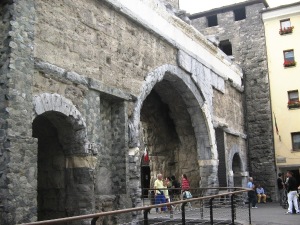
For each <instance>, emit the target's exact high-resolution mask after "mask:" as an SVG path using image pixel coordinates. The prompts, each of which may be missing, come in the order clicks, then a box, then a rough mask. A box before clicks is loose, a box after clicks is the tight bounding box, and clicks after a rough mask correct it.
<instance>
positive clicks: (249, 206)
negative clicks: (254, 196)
mask: <svg viewBox="0 0 300 225" xmlns="http://www.w3.org/2000/svg"><path fill="white" fill-rule="evenodd" d="M248 208H249V224H252V223H251V202H250V201H249V203H248Z"/></svg>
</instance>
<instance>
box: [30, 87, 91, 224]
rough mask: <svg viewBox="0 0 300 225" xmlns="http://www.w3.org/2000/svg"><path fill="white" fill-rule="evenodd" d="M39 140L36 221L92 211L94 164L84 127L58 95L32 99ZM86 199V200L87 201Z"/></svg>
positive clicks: (34, 129)
mask: <svg viewBox="0 0 300 225" xmlns="http://www.w3.org/2000/svg"><path fill="white" fill-rule="evenodd" d="M33 105H34V116H33V122H32V130H33V137H35V138H37V139H38V163H37V165H38V174H37V183H38V191H37V196H38V199H37V203H38V205H37V208H38V220H45V219H55V218H59V217H65V216H72V215H79V214H80V213H81V211H82V210H88V211H89V212H92V210H93V208H94V202H93V201H91V200H92V199H93V195H94V193H93V192H92V191H87V190H94V183H93V176H94V174H93V173H94V172H93V171H94V170H93V169H94V165H93V162H95V160H93V157H92V156H91V155H90V154H89V152H88V148H89V147H88V141H87V133H86V125H85V122H84V120H83V118H82V116H81V114H80V112H79V111H78V110H77V109H76V107H75V106H74V105H73V104H72V102H71V101H70V100H68V99H66V98H64V97H63V96H60V95H58V94H49V93H43V94H40V95H38V96H35V97H34V99H33ZM86 198H89V199H90V200H89V201H86Z"/></svg>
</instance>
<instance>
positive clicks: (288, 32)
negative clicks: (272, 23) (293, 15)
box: [279, 26, 294, 35]
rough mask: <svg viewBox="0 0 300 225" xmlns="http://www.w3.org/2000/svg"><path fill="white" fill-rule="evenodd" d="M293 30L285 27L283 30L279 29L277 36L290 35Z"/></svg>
mask: <svg viewBox="0 0 300 225" xmlns="http://www.w3.org/2000/svg"><path fill="white" fill-rule="evenodd" d="M293 29H294V27H293V26H292V27H285V28H280V29H279V34H280V35H284V34H290V33H293Z"/></svg>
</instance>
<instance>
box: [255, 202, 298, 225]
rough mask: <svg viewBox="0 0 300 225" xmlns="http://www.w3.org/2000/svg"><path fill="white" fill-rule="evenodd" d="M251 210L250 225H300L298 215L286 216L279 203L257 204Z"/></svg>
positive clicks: (285, 210)
mask: <svg viewBox="0 0 300 225" xmlns="http://www.w3.org/2000/svg"><path fill="white" fill-rule="evenodd" d="M257 207H258V208H257V209H251V214H252V216H251V218H252V225H300V215H297V214H292V215H286V214H285V213H286V212H287V209H283V208H282V207H281V206H280V205H279V203H267V204H257Z"/></svg>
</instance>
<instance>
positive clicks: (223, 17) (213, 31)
mask: <svg viewBox="0 0 300 225" xmlns="http://www.w3.org/2000/svg"><path fill="white" fill-rule="evenodd" d="M263 8H264V5H263V4H262V3H259V4H253V5H250V6H247V7H246V19H244V20H240V21H234V13H233V11H225V12H222V13H219V14H218V15H217V16H218V23H219V25H218V26H214V27H207V21H206V17H205V16H204V17H200V18H197V19H193V20H192V24H193V26H195V27H196V28H197V29H198V30H200V31H201V32H202V33H203V34H205V35H207V36H210V35H215V36H216V37H217V39H218V40H219V41H222V40H229V41H230V42H231V44H232V52H233V57H234V61H235V62H237V63H238V64H239V65H241V67H242V68H243V71H244V86H245V99H244V102H245V103H244V104H245V105H244V106H245V113H246V114H245V115H246V117H245V124H246V127H247V134H248V139H247V140H248V154H249V170H250V175H251V176H253V177H254V180H255V181H258V182H259V183H261V184H262V185H263V186H264V187H265V189H266V190H267V192H269V193H271V194H272V196H275V188H274V184H275V178H276V174H275V162H274V147H273V141H272V115H271V109H270V96H269V83H268V70H267V61H266V47H265V36H264V27H263V23H262V19H261V14H260V10H262V9H263ZM226 111H227V110H226ZM229 111H230V110H229ZM227 112H228V111H227ZM236 122H238V121H236ZM241 122H242V121H241ZM262 171H263V172H262Z"/></svg>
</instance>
